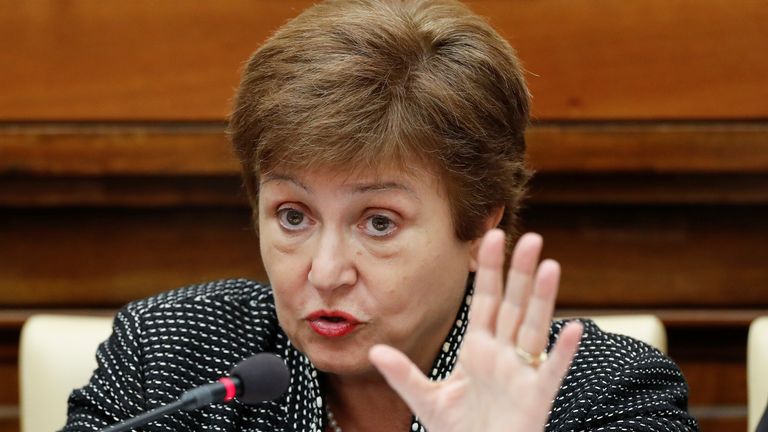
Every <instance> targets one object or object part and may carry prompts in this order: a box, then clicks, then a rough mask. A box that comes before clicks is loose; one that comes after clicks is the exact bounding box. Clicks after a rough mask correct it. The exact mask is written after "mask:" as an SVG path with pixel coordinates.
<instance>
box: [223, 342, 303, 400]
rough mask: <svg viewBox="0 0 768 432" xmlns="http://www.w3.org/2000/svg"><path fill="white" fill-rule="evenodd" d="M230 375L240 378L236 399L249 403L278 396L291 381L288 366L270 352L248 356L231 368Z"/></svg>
mask: <svg viewBox="0 0 768 432" xmlns="http://www.w3.org/2000/svg"><path fill="white" fill-rule="evenodd" d="M230 375H231V376H233V377H237V378H238V379H239V380H240V391H239V392H238V395H237V399H238V400H240V401H241V402H243V403H245V404H249V405H250V404H257V403H261V402H265V401H270V400H273V399H277V398H279V397H280V396H282V395H283V393H285V391H286V390H287V389H288V385H289V384H290V383H291V373H290V372H289V371H288V366H287V365H286V364H285V362H284V361H283V360H282V359H281V358H280V357H278V356H276V355H274V354H271V353H259V354H256V355H254V356H251V357H248V358H247V359H245V360H243V361H241V362H240V363H238V364H237V365H236V366H235V367H234V368H232V371H231V372H230Z"/></svg>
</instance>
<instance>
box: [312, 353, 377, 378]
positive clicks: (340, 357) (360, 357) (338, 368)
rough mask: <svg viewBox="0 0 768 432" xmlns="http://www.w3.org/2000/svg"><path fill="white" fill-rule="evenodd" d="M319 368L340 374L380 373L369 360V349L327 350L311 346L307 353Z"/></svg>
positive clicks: (364, 374) (362, 374) (329, 372)
mask: <svg viewBox="0 0 768 432" xmlns="http://www.w3.org/2000/svg"><path fill="white" fill-rule="evenodd" d="M305 354H306V356H307V357H308V358H309V360H310V361H311V362H312V364H313V365H314V366H315V367H316V368H317V370H319V371H321V372H324V373H328V374H333V375H340V376H368V375H371V374H378V371H377V370H376V368H374V367H373V365H372V364H371V362H370V361H369V360H368V350H363V349H359V348H357V349H354V350H351V351H350V350H325V349H321V348H314V349H312V348H310V349H309V350H308V352H306V353H305Z"/></svg>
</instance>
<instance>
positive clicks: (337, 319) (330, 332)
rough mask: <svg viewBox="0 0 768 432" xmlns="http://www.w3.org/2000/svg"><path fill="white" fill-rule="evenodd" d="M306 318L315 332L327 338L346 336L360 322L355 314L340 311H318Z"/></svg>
mask: <svg viewBox="0 0 768 432" xmlns="http://www.w3.org/2000/svg"><path fill="white" fill-rule="evenodd" d="M306 320H307V323H308V324H309V326H310V327H311V328H312V330H314V331H315V333H317V334H318V335H320V336H323V337H327V338H337V337H342V336H346V335H348V334H349V333H351V332H353V331H354V330H355V329H356V328H357V327H358V325H359V324H360V322H359V321H358V320H357V319H356V318H355V317H354V316H352V315H350V314H347V313H345V312H339V311H330V312H329V311H316V312H314V313H311V314H310V315H309V316H308V317H307V318H306Z"/></svg>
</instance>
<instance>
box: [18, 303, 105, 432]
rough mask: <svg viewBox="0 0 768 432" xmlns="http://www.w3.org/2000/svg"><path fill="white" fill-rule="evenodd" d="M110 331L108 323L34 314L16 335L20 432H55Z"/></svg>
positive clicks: (85, 382)
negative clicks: (18, 336)
mask: <svg viewBox="0 0 768 432" xmlns="http://www.w3.org/2000/svg"><path fill="white" fill-rule="evenodd" d="M111 331H112V318H106V317H104V318H103V317H84V316H66V315H34V316H32V317H31V318H29V319H28V320H27V322H26V323H25V324H24V327H23V328H22V331H21V341H20V349H19V351H20V352H19V375H20V376H19V386H20V389H19V392H20V400H19V404H20V411H21V412H20V415H21V432H43V431H52V430H58V429H60V428H61V427H62V426H64V423H66V420H67V398H68V397H69V394H70V393H71V392H72V390H73V389H75V388H78V387H82V386H84V385H85V384H87V383H88V379H89V378H90V377H91V375H92V374H93V371H94V369H96V357H95V355H94V354H95V353H96V348H97V347H98V345H99V343H101V342H102V341H104V340H106V339H107V337H109V334H110V333H111Z"/></svg>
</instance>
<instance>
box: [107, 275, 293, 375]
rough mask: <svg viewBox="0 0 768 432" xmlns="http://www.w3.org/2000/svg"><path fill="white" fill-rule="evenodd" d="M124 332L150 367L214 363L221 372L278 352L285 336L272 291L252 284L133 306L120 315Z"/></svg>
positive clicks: (193, 289)
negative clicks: (254, 356) (257, 355)
mask: <svg viewBox="0 0 768 432" xmlns="http://www.w3.org/2000/svg"><path fill="white" fill-rule="evenodd" d="M119 327H123V328H124V331H123V332H122V333H125V334H127V335H128V336H127V337H126V339H128V338H131V339H133V343H134V344H135V346H136V348H135V350H137V351H138V356H139V358H140V359H141V360H140V362H141V363H142V364H143V366H144V367H145V368H146V367H152V365H153V364H154V363H155V362H156V363H157V364H158V365H159V364H165V365H167V364H168V360H169V359H173V360H174V361H178V362H183V363H185V364H186V363H189V364H206V363H211V362H213V363H216V364H217V365H219V367H218V368H212V369H215V372H216V373H219V372H221V370H220V369H222V368H224V367H225V366H226V367H227V368H228V367H230V366H231V365H232V364H234V362H236V361H239V360H240V359H243V358H245V357H248V356H250V355H252V354H254V353H257V352H263V351H271V350H273V349H274V346H275V344H276V343H277V339H278V338H280V335H281V333H280V329H279V325H278V322H277V316H276V313H275V308H274V298H273V296H272V290H271V288H270V287H269V286H268V285H263V284H260V283H258V282H255V281H251V280H247V279H225V280H219V281H213V282H208V283H202V284H196V285H191V286H188V287H183V288H179V289H176V290H172V291H168V292H165V293H162V294H158V295H156V296H153V297H149V298H146V299H143V300H138V301H135V302H132V303H130V304H128V305H127V306H126V307H124V308H123V309H122V310H121V312H120V313H119V314H118V316H117V318H116V320H115V331H116V332H117V331H118V328H119ZM209 366H213V365H212V364H209ZM227 370H228V369H227Z"/></svg>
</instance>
